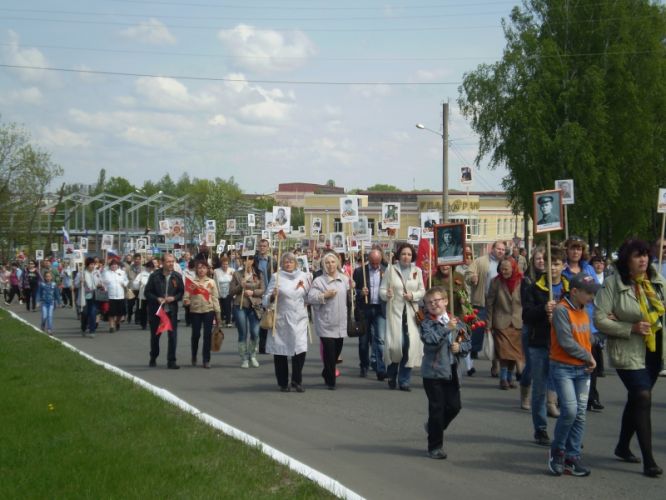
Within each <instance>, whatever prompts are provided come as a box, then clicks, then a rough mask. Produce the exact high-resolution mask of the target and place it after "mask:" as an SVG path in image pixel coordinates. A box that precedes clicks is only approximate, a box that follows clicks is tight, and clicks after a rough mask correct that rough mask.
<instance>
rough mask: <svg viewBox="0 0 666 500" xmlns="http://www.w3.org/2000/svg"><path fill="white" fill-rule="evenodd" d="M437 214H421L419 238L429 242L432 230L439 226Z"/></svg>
mask: <svg viewBox="0 0 666 500" xmlns="http://www.w3.org/2000/svg"><path fill="white" fill-rule="evenodd" d="M439 220H440V217H439V212H421V238H425V239H427V240H431V239H432V238H433V229H434V228H435V226H436V225H437V224H439Z"/></svg>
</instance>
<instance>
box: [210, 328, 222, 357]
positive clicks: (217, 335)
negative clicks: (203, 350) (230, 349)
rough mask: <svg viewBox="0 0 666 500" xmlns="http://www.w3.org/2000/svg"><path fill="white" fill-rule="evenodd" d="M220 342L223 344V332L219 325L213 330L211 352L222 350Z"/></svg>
mask: <svg viewBox="0 0 666 500" xmlns="http://www.w3.org/2000/svg"><path fill="white" fill-rule="evenodd" d="M222 342H224V330H222V327H221V326H220V325H217V326H216V327H215V330H213V341H212V344H213V345H212V346H211V348H210V349H211V351H213V352H218V351H219V350H220V349H221V348H222Z"/></svg>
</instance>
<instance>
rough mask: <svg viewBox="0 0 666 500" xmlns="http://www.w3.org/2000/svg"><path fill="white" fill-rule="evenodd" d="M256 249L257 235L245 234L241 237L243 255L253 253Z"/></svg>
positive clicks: (246, 255)
mask: <svg viewBox="0 0 666 500" xmlns="http://www.w3.org/2000/svg"><path fill="white" fill-rule="evenodd" d="M256 250H257V235H256V234H255V235H252V236H245V237H244V238H243V257H248V256H252V255H254V252H255V251H256Z"/></svg>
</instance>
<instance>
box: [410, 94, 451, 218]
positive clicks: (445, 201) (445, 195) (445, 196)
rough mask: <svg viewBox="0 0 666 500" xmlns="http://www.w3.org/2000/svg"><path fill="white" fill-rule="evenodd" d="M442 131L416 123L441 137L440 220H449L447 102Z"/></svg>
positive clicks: (443, 112) (443, 109)
mask: <svg viewBox="0 0 666 500" xmlns="http://www.w3.org/2000/svg"><path fill="white" fill-rule="evenodd" d="M442 120H443V121H442V123H443V132H438V131H436V130H433V129H431V128H428V127H426V126H425V125H423V124H422V123H417V124H416V128H418V129H420V130H427V131H428V132H432V133H433V134H437V135H438V136H440V137H441V138H442V222H443V223H447V222H449V126H448V124H449V103H447V102H445V103H443V104H442Z"/></svg>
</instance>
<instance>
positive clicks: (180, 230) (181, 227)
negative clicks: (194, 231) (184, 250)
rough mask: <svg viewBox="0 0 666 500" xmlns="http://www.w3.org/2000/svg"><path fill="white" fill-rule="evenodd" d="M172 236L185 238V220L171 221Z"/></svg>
mask: <svg viewBox="0 0 666 500" xmlns="http://www.w3.org/2000/svg"><path fill="white" fill-rule="evenodd" d="M171 234H172V236H173V237H174V238H183V239H184V238H185V223H184V222H183V219H171ZM181 245H182V243H181Z"/></svg>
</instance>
